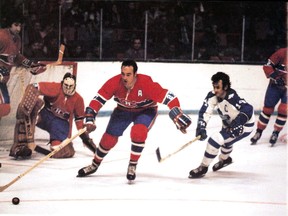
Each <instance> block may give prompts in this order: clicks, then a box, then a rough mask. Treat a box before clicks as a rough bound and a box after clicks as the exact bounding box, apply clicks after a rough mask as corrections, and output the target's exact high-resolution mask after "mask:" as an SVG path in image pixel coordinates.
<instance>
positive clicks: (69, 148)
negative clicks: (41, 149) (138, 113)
mask: <svg viewBox="0 0 288 216" xmlns="http://www.w3.org/2000/svg"><path fill="white" fill-rule="evenodd" d="M60 144H61V142H60V141H59V140H53V141H51V147H50V148H51V151H53V150H54V149H55V148H57V146H59V145H60ZM74 154H75V149H74V147H73V143H72V142H71V143H69V144H68V145H66V146H65V147H64V148H62V149H61V150H60V151H58V152H57V153H56V154H54V155H53V156H52V158H59V159H60V158H71V157H73V156H74Z"/></svg>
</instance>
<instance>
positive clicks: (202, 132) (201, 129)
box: [196, 119, 207, 141]
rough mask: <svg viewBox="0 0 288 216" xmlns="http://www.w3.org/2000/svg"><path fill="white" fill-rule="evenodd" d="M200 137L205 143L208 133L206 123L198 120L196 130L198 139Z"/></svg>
mask: <svg viewBox="0 0 288 216" xmlns="http://www.w3.org/2000/svg"><path fill="white" fill-rule="evenodd" d="M197 136H200V139H199V140H200V141H203V140H205V139H206V138H207V132H206V122H205V121H204V120H203V119H199V120H198V124H197V128H196V137H197Z"/></svg>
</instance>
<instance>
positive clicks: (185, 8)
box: [0, 0, 287, 63]
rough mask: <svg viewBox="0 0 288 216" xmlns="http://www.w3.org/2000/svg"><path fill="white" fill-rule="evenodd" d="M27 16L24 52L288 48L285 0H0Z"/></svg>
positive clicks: (192, 53)
mask: <svg viewBox="0 0 288 216" xmlns="http://www.w3.org/2000/svg"><path fill="white" fill-rule="evenodd" d="M0 8H1V14H0V20H1V27H4V23H5V19H6V17H7V16H8V15H9V13H13V11H14V10H17V11H21V13H23V15H24V17H25V25H23V30H22V35H21V37H22V43H23V48H22V52H23V53H24V54H25V55H26V56H27V57H30V58H37V59H40V60H41V59H45V60H50V59H51V60H52V59H53V60H54V59H55V58H56V57H57V56H58V48H59V45H60V44H61V43H64V44H65V45H66V50H65V55H64V60H73V61H119V60H120V61H121V60H123V59H125V58H134V59H135V60H137V61H165V62H172V61H173V62H178V61H180V62H225V63H259V62H264V61H265V60H266V59H267V57H268V56H270V55H271V54H272V53H273V52H274V51H275V50H276V49H278V48H280V47H285V46H287V38H286V35H287V4H286V2H285V1H268V2H267V1H263V2H257V1H256V2H249V1H248V2H244V1H243V2H241V1H234V2H232V1H226V2H225V1H201V2H200V1H188V0H187V1H185V0H182V1H179V0H178V1H176V0H175V1H168V0H166V1H165V0H158V1H113V0H110V1H101V0H0Z"/></svg>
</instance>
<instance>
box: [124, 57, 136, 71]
mask: <svg viewBox="0 0 288 216" xmlns="http://www.w3.org/2000/svg"><path fill="white" fill-rule="evenodd" d="M127 66H128V67H129V66H131V67H133V72H134V73H137V71H138V66H137V63H136V62H135V61H134V60H125V61H123V62H122V65H121V69H122V67H127Z"/></svg>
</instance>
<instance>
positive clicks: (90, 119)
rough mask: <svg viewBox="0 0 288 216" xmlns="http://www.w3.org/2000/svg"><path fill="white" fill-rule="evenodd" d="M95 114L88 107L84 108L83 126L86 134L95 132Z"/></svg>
mask: <svg viewBox="0 0 288 216" xmlns="http://www.w3.org/2000/svg"><path fill="white" fill-rule="evenodd" d="M96 115H97V113H96V112H95V110H93V109H92V108H90V107H86V110H85V122H86V123H85V124H84V127H86V130H87V132H88V133H91V132H92V131H94V130H96V125H95V118H96Z"/></svg>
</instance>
